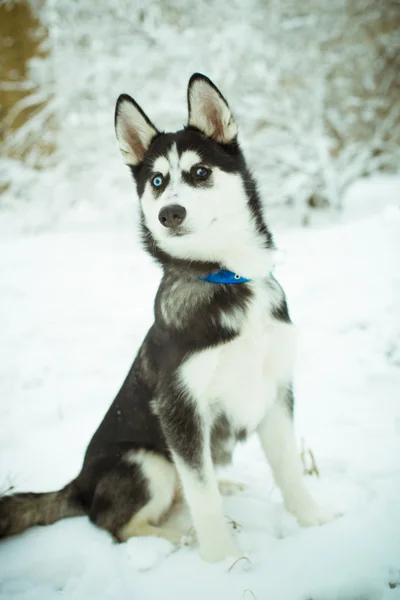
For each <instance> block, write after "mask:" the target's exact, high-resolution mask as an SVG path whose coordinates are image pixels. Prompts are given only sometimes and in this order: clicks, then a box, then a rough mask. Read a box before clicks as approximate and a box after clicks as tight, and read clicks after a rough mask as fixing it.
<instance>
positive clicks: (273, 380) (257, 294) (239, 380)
mask: <svg viewBox="0 0 400 600" xmlns="http://www.w3.org/2000/svg"><path fill="white" fill-rule="evenodd" d="M250 285H251V286H252V288H253V292H254V298H253V301H252V303H251V305H250V307H249V308H248V309H247V311H246V313H245V315H244V317H242V320H241V322H240V319H239V318H235V317H233V319H234V325H235V326H236V327H239V328H240V329H239V331H240V333H239V335H238V336H237V337H236V338H235V339H234V340H233V341H231V342H229V343H227V344H223V345H221V346H218V347H216V348H211V349H206V350H202V351H200V352H198V353H196V354H194V355H192V356H191V357H190V358H188V359H187V360H186V361H185V362H184V363H183V365H182V366H181V368H180V377H181V382H182V386H183V387H184V388H185V389H187V390H189V391H190V395H191V397H192V398H193V399H194V401H195V402H196V404H197V406H198V409H199V410H200V412H201V414H202V416H203V419H202V421H203V422H204V423H205V424H206V427H207V426H208V427H210V426H211V423H212V419H213V415H215V413H217V412H219V411H222V412H224V413H225V414H226V416H227V417H228V419H229V420H230V422H231V423H232V424H233V425H234V426H235V425H236V426H237V428H238V429H239V428H241V427H246V428H247V429H248V430H250V431H254V430H255V429H256V428H257V427H259V425H260V423H261V422H263V420H264V419H265V416H266V414H267V413H268V411H271V409H272V408H273V407H274V405H275V403H276V400H277V392H278V389H279V388H280V387H281V386H284V385H285V384H288V383H289V382H290V380H291V373H292V368H293V328H292V327H291V325H288V324H286V323H282V322H280V321H276V320H275V319H273V318H272V317H271V316H270V310H271V308H272V307H273V306H274V305H275V304H276V303H277V301H278V297H277V291H276V290H275V289H272V290H271V288H270V286H269V285H268V284H267V283H266V282H265V281H257V282H254V283H252V284H250ZM206 433H207V434H209V430H208V431H207V432H206ZM207 441H208V440H207V435H206V444H205V452H204V456H203V462H204V465H205V477H204V480H203V481H202V480H200V479H199V477H198V475H197V474H196V473H195V472H193V471H192V470H191V469H190V468H188V467H187V466H186V465H185V464H184V463H183V461H180V460H179V457H175V462H176V465H177V468H178V471H179V475H180V477H181V480H182V484H183V488H184V491H185V495H186V497H187V500H188V504H189V507H190V510H191V514H192V518H193V523H194V526H195V529H196V532H197V535H198V538H199V544H200V552H201V555H202V557H203V558H204V559H205V560H209V561H214V560H221V559H223V558H225V557H227V556H230V555H231V554H232V553H235V554H236V551H235V546H234V543H233V540H232V536H231V535H230V534H229V535H228V534H227V526H226V522H225V519H224V516H223V513H222V508H221V498H220V496H219V494H218V491H217V480H216V476H215V472H214V469H213V466H212V462H211V454H210V449H209V445H208V444H207ZM234 551H235V552H234Z"/></svg>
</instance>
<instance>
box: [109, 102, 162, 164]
mask: <svg viewBox="0 0 400 600" xmlns="http://www.w3.org/2000/svg"><path fill="white" fill-rule="evenodd" d="M115 132H116V135H117V139H118V142H119V148H120V150H121V154H122V157H123V159H124V162H125V164H127V165H137V164H138V163H139V162H141V161H142V160H143V156H144V153H142V152H139V153H137V152H136V151H135V149H134V147H133V146H132V140H133V139H136V138H137V139H138V140H139V141H140V145H141V146H142V147H143V149H144V150H147V148H148V147H149V146H150V143H151V140H152V139H153V137H154V136H155V135H156V133H157V130H156V129H155V128H154V127H152V126H151V125H149V123H148V122H147V121H146V119H145V118H144V117H143V115H142V113H141V112H140V111H139V110H138V109H137V108H136V107H135V106H134V104H132V103H131V102H129V100H125V101H123V102H121V103H120V104H119V107H118V115H117V121H116V127H115Z"/></svg>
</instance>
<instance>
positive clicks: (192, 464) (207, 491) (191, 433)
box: [161, 401, 240, 562]
mask: <svg viewBox="0 0 400 600" xmlns="http://www.w3.org/2000/svg"><path fill="white" fill-rule="evenodd" d="M178 412H179V414H178ZM183 413H184V415H183ZM161 417H162V419H161V420H162V425H163V429H164V431H165V433H166V437H167V442H168V445H169V447H170V449H171V451H172V454H173V458H174V462H175V465H176V467H177V470H178V473H179V476H180V479H181V483H182V487H183V492H184V495H185V498H186V501H187V503H188V506H189V510H190V513H191V517H192V521H193V525H194V529H195V531H196V536H197V541H198V544H199V548H200V556H201V557H202V559H203V560H205V561H207V562H218V561H221V560H223V559H224V558H227V557H230V556H232V557H237V556H240V553H239V550H238V548H237V546H236V543H235V541H234V539H233V536H232V534H231V532H230V530H229V527H228V524H227V522H226V519H225V516H224V513H223V510H222V498H221V494H220V492H219V489H218V482H217V478H216V474H215V471H214V465H213V463H212V458H211V447H210V433H209V428H208V426H207V425H206V423H205V421H204V419H202V418H201V417H200V415H199V414H198V412H197V410H196V408H195V407H194V405H193V404H192V403H191V402H190V401H187V402H186V403H185V405H184V408H183V407H182V410H179V408H178V407H177V403H176V402H175V403H174V409H173V410H172V411H171V410H170V411H168V412H167V411H166V413H165V414H163V415H161Z"/></svg>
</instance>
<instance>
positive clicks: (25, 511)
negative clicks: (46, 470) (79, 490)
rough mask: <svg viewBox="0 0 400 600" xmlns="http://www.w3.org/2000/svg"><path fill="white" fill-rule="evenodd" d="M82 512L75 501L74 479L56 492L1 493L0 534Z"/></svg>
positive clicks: (82, 513)
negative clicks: (2, 494)
mask: <svg viewBox="0 0 400 600" xmlns="http://www.w3.org/2000/svg"><path fill="white" fill-rule="evenodd" d="M85 514H87V512H86V511H85V510H84V507H83V506H82V505H81V504H80V503H79V502H78V501H77V498H76V493H75V485H74V482H72V483H69V484H68V485H67V486H66V487H65V488H63V489H62V490H59V491H58V492H47V493H42V494H34V493H31V492H27V493H22V494H12V495H6V496H1V497H0V538H4V537H8V536H10V535H15V534H16V533H21V532H22V531H24V530H25V529H28V527H32V526H33V525H51V523H55V522H56V521H58V520H59V519H64V518H65V517H77V516H80V515H85Z"/></svg>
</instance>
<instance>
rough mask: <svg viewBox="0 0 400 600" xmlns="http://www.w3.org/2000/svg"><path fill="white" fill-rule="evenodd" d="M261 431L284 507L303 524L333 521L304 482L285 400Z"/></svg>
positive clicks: (265, 422) (271, 412)
mask: <svg viewBox="0 0 400 600" xmlns="http://www.w3.org/2000/svg"><path fill="white" fill-rule="evenodd" d="M258 434H259V437H260V441H261V445H262V447H263V449H264V452H265V455H266V457H267V460H268V462H269V464H270V465H271V468H272V471H273V474H274V479H275V482H276V484H277V485H278V486H279V488H280V489H281V492H282V496H283V499H284V502H285V506H286V508H287V509H288V510H289V511H290V512H291V513H293V514H294V516H295V517H296V518H297V520H298V521H299V523H300V525H305V526H312V525H322V524H323V523H327V522H328V521H331V520H332V519H333V518H334V516H333V514H332V513H330V512H329V511H327V510H326V509H324V508H322V507H320V506H319V505H318V504H317V503H316V502H315V501H314V499H313V498H312V497H311V495H310V494H309V492H308V490H307V488H306V486H305V484H304V481H303V476H302V474H303V468H302V464H301V460H300V456H299V453H298V449H297V446H296V442H295V436H294V431H293V423H292V420H291V418H290V417H289V414H288V412H287V410H285V406H284V404H283V402H281V403H278V404H276V405H275V406H274V407H273V408H272V410H271V411H270V412H269V413H268V414H267V415H266V416H265V418H264V419H263V421H262V422H261V423H260V425H259V427H258Z"/></svg>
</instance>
